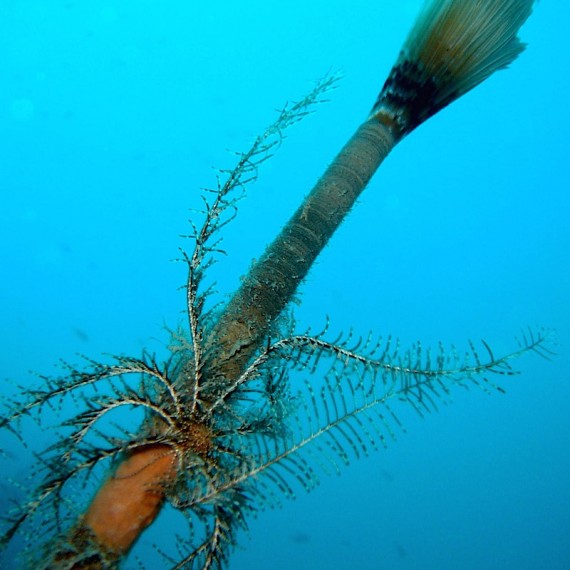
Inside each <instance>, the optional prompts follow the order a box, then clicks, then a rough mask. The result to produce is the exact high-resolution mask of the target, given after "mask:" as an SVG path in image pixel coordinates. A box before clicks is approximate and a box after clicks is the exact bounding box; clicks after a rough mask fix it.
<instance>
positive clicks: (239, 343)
mask: <svg viewBox="0 0 570 570" xmlns="http://www.w3.org/2000/svg"><path fill="white" fill-rule="evenodd" d="M532 5H533V2H532V1H531V0H434V1H432V2H430V3H429V4H428V5H427V6H426V8H425V9H424V11H423V12H422V14H421V15H420V17H419V19H418V22H417V23H416V25H415V27H414V28H413V30H412V32H411V34H410V36H409V37H408V39H407V40H406V42H405V44H404V47H403V49H402V51H401V54H400V56H399V58H398V60H397V61H396V64H395V65H394V67H393V69H392V71H391V72H390V74H389V77H388V79H387V81H386V83H385V84H384V87H383V89H382V90H381V92H380V95H379V96H378V99H377V101H376V103H375V104H374V106H373V108H372V111H371V113H370V114H369V116H368V118H367V119H366V120H365V121H364V122H363V123H362V125H360V126H359V127H358V128H357V129H356V132H355V133H354V135H353V136H352V137H351V139H350V140H349V141H348V142H347V143H346V145H345V146H344V147H343V148H342V150H341V151H340V153H339V154H338V156H337V157H336V158H335V159H334V160H333V161H332V163H331V164H330V166H329V167H328V168H327V170H326V171H325V173H324V174H323V176H322V177H321V178H320V180H319V181H318V182H317V183H316V185H315V187H314V188H313V190H312V191H311V192H310V193H309V194H308V196H307V197H306V198H305V200H304V201H303V203H302V204H301V205H300V207H299V208H298V209H297V211H296V212H295V213H294V214H293V216H292V217H291V219H290V220H289V222H288V223H287V224H286V226H285V227H284V228H283V230H282V231H281V232H280V233H279V234H278V236H277V237H276V238H275V240H274V241H273V243H272V244H270V245H269V246H268V248H267V250H266V251H265V253H264V255H263V256H262V257H261V258H260V259H259V261H257V263H255V265H254V266H253V267H252V269H251V271H250V272H249V273H248V274H247V275H246V276H245V278H244V279H243V281H242V284H241V286H240V287H239V288H238V290H237V291H236V292H235V294H234V295H233V296H232V298H231V299H230V300H229V302H228V303H227V304H226V305H225V306H224V307H223V308H222V309H221V310H219V309H218V305H216V304H212V303H211V300H210V298H211V295H212V294H213V289H212V287H211V286H206V285H205V284H204V275H205V274H207V271H206V270H207V269H208V268H209V267H210V266H211V264H212V263H213V262H214V261H216V259H217V258H216V256H218V255H219V254H220V252H221V246H220V238H219V236H218V233H219V231H220V230H221V229H222V228H223V227H224V226H225V225H226V224H227V223H228V222H230V221H231V220H232V219H233V218H234V216H235V213H236V211H237V208H236V202H237V200H238V199H239V198H240V197H241V194H242V192H243V187H244V186H245V185H246V184H247V183H249V182H252V181H253V180H255V179H256V176H257V170H258V167H259V166H260V164H261V163H262V162H264V161H265V160H266V159H267V158H268V157H269V156H271V154H272V153H273V152H274V151H275V150H276V149H277V147H278V146H279V144H280V142H281V140H282V139H283V132H284V130H285V129H286V128H287V127H289V126H290V125H292V124H294V123H295V122H297V121H299V120H300V119H301V118H303V117H304V116H305V115H307V114H308V113H309V112H311V111H312V109H313V107H314V105H315V104H316V103H318V102H320V101H322V100H323V96H324V94H325V93H326V92H327V91H328V90H329V89H331V88H332V87H333V86H334V85H335V82H336V79H335V78H334V77H327V78H325V79H324V80H323V81H321V82H320V83H319V84H318V85H317V86H316V87H315V89H314V90H313V91H312V92H311V93H310V94H309V95H308V96H307V97H306V98H305V99H303V100H302V101H300V102H299V103H296V104H294V105H291V106H288V107H286V108H285V109H284V110H283V111H282V112H281V114H280V115H279V116H278V118H277V120H276V121H275V122H274V123H273V124H272V125H271V126H270V127H269V128H268V129H267V130H266V131H265V132H264V133H263V134H262V135H261V136H260V137H258V138H257V139H256V140H255V141H254V143H253V145H252V147H251V148H250V149H249V150H248V151H247V152H245V153H241V154H239V155H238V163H237V165H236V167H235V168H234V169H233V170H229V171H222V173H221V175H222V176H221V178H222V179H223V181H222V180H220V181H219V182H218V186H217V188H215V189H213V190H212V191H211V194H212V199H211V200H206V199H205V200H204V201H205V212H204V220H203V223H202V224H201V225H200V226H199V227H198V226H194V225H193V224H192V234H191V236H190V237H191V238H192V239H193V242H194V247H193V251H192V253H191V254H186V253H184V252H183V258H184V261H185V262H186V264H187V267H188V281H187V287H186V292H187V298H186V301H187V312H188V333H184V332H181V331H177V332H176V333H173V335H172V344H171V346H170V347H169V349H170V353H171V356H170V358H169V359H168V360H167V361H166V362H165V363H164V364H159V362H158V361H157V359H156V358H155V357H154V356H153V355H149V354H147V353H145V354H143V356H142V358H129V357H118V358H116V359H115V361H114V362H112V363H110V364H99V363H96V362H93V361H89V364H90V369H89V370H88V371H87V372H85V371H81V370H78V369H76V368H73V367H71V366H68V365H65V368H66V374H65V376H64V377H62V378H56V379H51V378H44V386H42V387H41V388H38V389H29V388H23V389H22V392H23V393H24V395H25V400H24V401H22V402H20V401H17V402H13V403H12V404H11V406H10V409H9V411H8V413H7V414H6V415H5V416H4V417H3V418H2V419H0V427H5V428H7V429H10V430H12V431H13V432H14V433H16V434H18V435H19V429H20V426H22V425H24V424H25V422H26V420H27V418H29V417H31V418H33V419H44V421H45V414H43V411H44V410H45V408H47V407H54V406H57V405H59V404H60V403H61V402H65V401H66V400H67V399H68V398H71V399H74V400H75V403H77V404H79V405H80V406H81V408H82V411H79V412H77V414H76V415H72V416H71V417H68V418H66V419H65V420H64V421H63V423H62V425H60V426H59V428H60V430H61V431H58V430H55V431H54V432H53V433H54V434H56V435H57V436H58V438H59V439H58V440H57V441H56V442H55V443H54V444H53V445H52V446H51V447H50V448H49V449H47V450H46V451H45V452H43V453H42V454H40V456H39V458H38V459H39V461H38V465H39V472H40V476H41V477H42V479H41V483H40V485H39V486H38V487H37V488H36V490H35V491H34V492H33V493H32V495H31V496H30V499H29V500H28V502H26V503H25V504H23V505H21V506H20V507H19V508H17V509H16V510H15V511H14V512H13V513H11V514H10V516H9V518H8V523H7V527H6V530H5V531H4V534H3V536H2V544H3V546H5V547H6V546H7V547H8V548H9V547H10V546H9V545H10V544H11V542H12V539H13V538H14V537H15V536H20V537H22V538H23V539H24V540H26V541H27V544H28V547H27V548H28V550H27V551H26V553H25V555H27V556H28V557H29V559H31V560H32V562H31V565H32V567H34V568H50V569H52V570H58V569H64V568H65V569H75V570H87V569H88V570H95V569H103V568H115V567H116V566H117V565H118V564H119V563H120V561H121V560H122V559H123V558H124V557H125V556H126V555H127V554H128V553H129V552H130V550H131V548H132V546H133V544H134V543H135V542H136V540H137V539H138V537H139V536H140V534H141V533H142V532H143V531H144V530H145V529H146V528H147V527H148V526H149V525H150V524H151V523H152V522H153V521H154V519H155V517H156V516H157V514H158V513H159V511H160V510H161V508H162V507H163V506H164V505H169V506H170V507H171V508H174V509H176V510H178V511H179V512H181V513H182V514H183V515H184V516H185V517H186V518H187V520H188V523H189V528H190V538H189V539H184V540H181V541H180V548H179V553H178V557H177V558H176V559H174V558H172V557H170V556H168V555H166V554H164V553H163V556H164V559H165V562H166V563H167V564H168V565H169V566H170V567H174V568H190V569H195V570H198V569H200V570H206V569H218V568H221V567H223V566H224V565H225V564H226V563H227V561H228V557H229V554H230V552H231V549H232V547H233V546H234V545H235V541H236V532H237V530H238V529H239V528H240V527H245V526H246V515H247V514H248V513H250V512H252V511H255V510H257V509H258V508H260V507H261V506H262V505H263V504H265V503H267V502H270V503H275V502H279V501H280V499H281V498H283V497H290V496H294V494H295V492H296V489H299V488H303V489H307V490H310V489H312V488H313V487H314V486H315V485H316V484H317V482H318V478H319V475H318V472H319V471H321V470H322V471H325V472H328V471H337V470H338V469H339V466H340V465H342V464H347V463H349V462H350V460H351V458H353V457H360V456H361V455H366V454H367V453H368V452H369V451H370V450H372V449H378V448H380V447H383V446H385V445H386V444H387V442H389V441H390V440H392V439H394V437H395V430H396V429H398V428H400V427H401V425H400V420H399V419H398V409H399V408H400V407H401V406H410V407H412V408H413V409H414V410H416V411H417V412H418V413H419V414H421V415H423V414H425V413H428V412H431V411H434V410H436V409H437V405H438V402H439V401H440V400H442V399H443V400H444V401H445V400H446V399H447V398H448V394H449V392H450V390H451V389H452V388H454V387H456V386H463V387H468V386H470V385H475V386H479V387H481V388H483V389H484V390H486V391H494V390H495V389H498V390H502V389H501V388H500V387H499V386H496V385H495V384H493V383H491V382H490V381H489V379H488V377H489V375H490V373H493V374H495V375H498V377H499V378H501V377H502V376H511V375H513V374H515V371H514V370H513V369H512V368H511V360H512V359H513V358H516V357H519V356H521V355H523V354H526V353H529V352H535V353H537V354H539V355H541V356H544V357H548V356H549V355H550V354H551V352H550V350H549V348H548V342H549V334H548V333H547V332H546V331H542V330H539V331H532V330H529V331H526V332H524V333H523V334H522V336H521V338H520V339H519V347H518V349H517V350H516V351H514V352H513V353H511V354H508V355H505V356H495V354H494V353H493V351H492V350H491V348H490V347H489V345H488V344H487V343H486V342H484V341H482V342H481V348H478V347H477V346H476V345H475V344H474V343H469V349H468V350H467V352H465V353H463V354H462V353H460V352H459V351H457V350H456V349H455V348H452V349H451V350H445V349H444V348H443V347H442V346H438V347H437V349H435V350H433V351H432V350H429V349H428V350H426V349H424V348H423V347H422V346H421V345H420V344H417V345H415V346H412V347H411V348H410V349H408V350H405V351H403V350H401V349H400V347H399V344H398V343H397V341H394V340H393V339H392V338H391V337H387V338H386V339H382V338H375V337H374V336H373V335H369V336H368V337H365V338H359V339H355V338H353V336H352V335H351V334H349V335H346V336H343V335H340V336H338V337H337V338H336V339H335V340H333V341H330V340H327V338H326V336H327V332H328V331H327V329H325V330H324V331H322V332H321V333H319V334H313V333H311V332H310V331H309V330H307V331H305V332H303V333H298V332H295V330H294V322H293V321H292V319H291V318H288V315H287V312H286V310H287V307H288V306H289V304H290V302H291V301H292V299H293V297H294V295H295V293H296V292H297V290H298V287H299V285H300V284H301V283H302V281H303V280H304V278H305V277H306V275H307V273H308V271H309V270H310V268H311V266H312V264H313V263H314V261H315V259H316V258H317V257H318V255H319V253H320V252H321V251H322V249H323V248H324V247H325V246H326V244H327V243H328V242H329V240H330V238H331V237H332V235H333V234H334V232H335V231H336V229H337V228H338V227H339V226H340V224H341V223H342V221H343V220H344V219H345V218H346V216H347V215H348V213H349V212H350V210H351V208H352V207H353V205H354V203H355V202H356V200H357V198H358V197H359V196H360V194H361V192H362V191H363V189H364V188H365V186H366V185H367V183H368V182H369V181H370V179H371V178H372V176H373V175H374V173H375V171H376V170H377V168H378V167H379V165H380V164H381V163H382V161H383V160H384V159H385V158H386V156H387V155H388V154H389V152H390V151H391V150H392V149H393V148H394V146H395V145H396V144H397V143H398V142H399V141H400V140H401V139H402V138H403V137H404V136H406V135H407V134H409V133H410V132H411V131H412V130H413V129H415V128H416V127H417V126H418V125H420V124H421V123H422V122H423V121H425V120H426V119H427V118H429V117H430V116H432V115H433V114H435V113H436V112H437V111H439V110H440V109H441V108H443V107H445V106H446V105H448V104H449V103H451V102H452V101H453V100H454V99H456V98H457V97H459V96H460V95H462V94H463V93H466V92H467V91H469V90H470V89H472V88H473V87H474V86H476V85H477V84H478V83H480V82H481V81H483V80H484V79H486V78H487V77H489V76H490V75H491V74H492V73H494V72H495V71H497V70H498V69H502V68H503V67H505V66H507V65H508V64H510V63H511V62H512V61H513V60H514V59H515V58H516V56H517V55H518V54H519V53H520V52H521V51H522V49H523V45H522V44H521V42H520V41H519V39H518V37H517V33H518V30H519V28H520V27H521V26H522V24H523V23H524V21H525V20H526V18H527V17H528V16H529V14H530V12H531V9H532ZM481 349H482V350H481ZM292 375H294V376H295V378H296V379H298V378H299V376H300V375H305V376H311V377H314V376H317V375H318V376H319V377H320V378H321V379H322V382H321V383H320V384H319V383H318V382H315V381H314V380H312V381H307V380H306V381H305V383H304V384H303V383H302V382H298V381H296V382H295V384H292V382H291V381H290V377H291V376H292ZM127 409H128V410H134V411H135V412H136V411H139V412H142V417H143V420H142V426H141V425H139V422H140V419H141V416H140V415H129V416H128V417H129V418H130V417H134V418H136V419H134V420H132V422H134V423H135V425H134V426H133V425H132V424H131V423H128V420H126V419H125V418H126V417H127V416H125V415H124V414H123V415H120V414H117V412H118V411H120V410H127ZM111 420H114V421H111ZM117 422H121V424H120V427H119V426H118V425H117ZM125 422H126V423H127V425H125ZM321 441H322V442H323V443H319V442H321ZM315 442H316V443H315ZM109 468H110V471H111V474H110V475H109V474H108V472H109ZM94 477H95V478H97V477H98V478H102V477H103V478H105V477H106V479H105V481H104V482H103V483H102V485H101V486H100V487H99V490H98V491H97V492H96V493H95V495H94V498H93V499H92V500H91V501H88V499H86V498H85V495H86V488H87V489H89V487H86V485H89V484H90V483H91V481H92V480H93V478H94ZM76 505H78V506H77V507H76ZM77 509H79V510H80V512H79V514H78V512H77ZM81 513H82V514H81ZM40 529H41V536H43V537H46V543H45V545H44V550H41V548H40V547H38V543H37V539H38V536H39V535H40V533H39V530H40Z"/></svg>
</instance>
